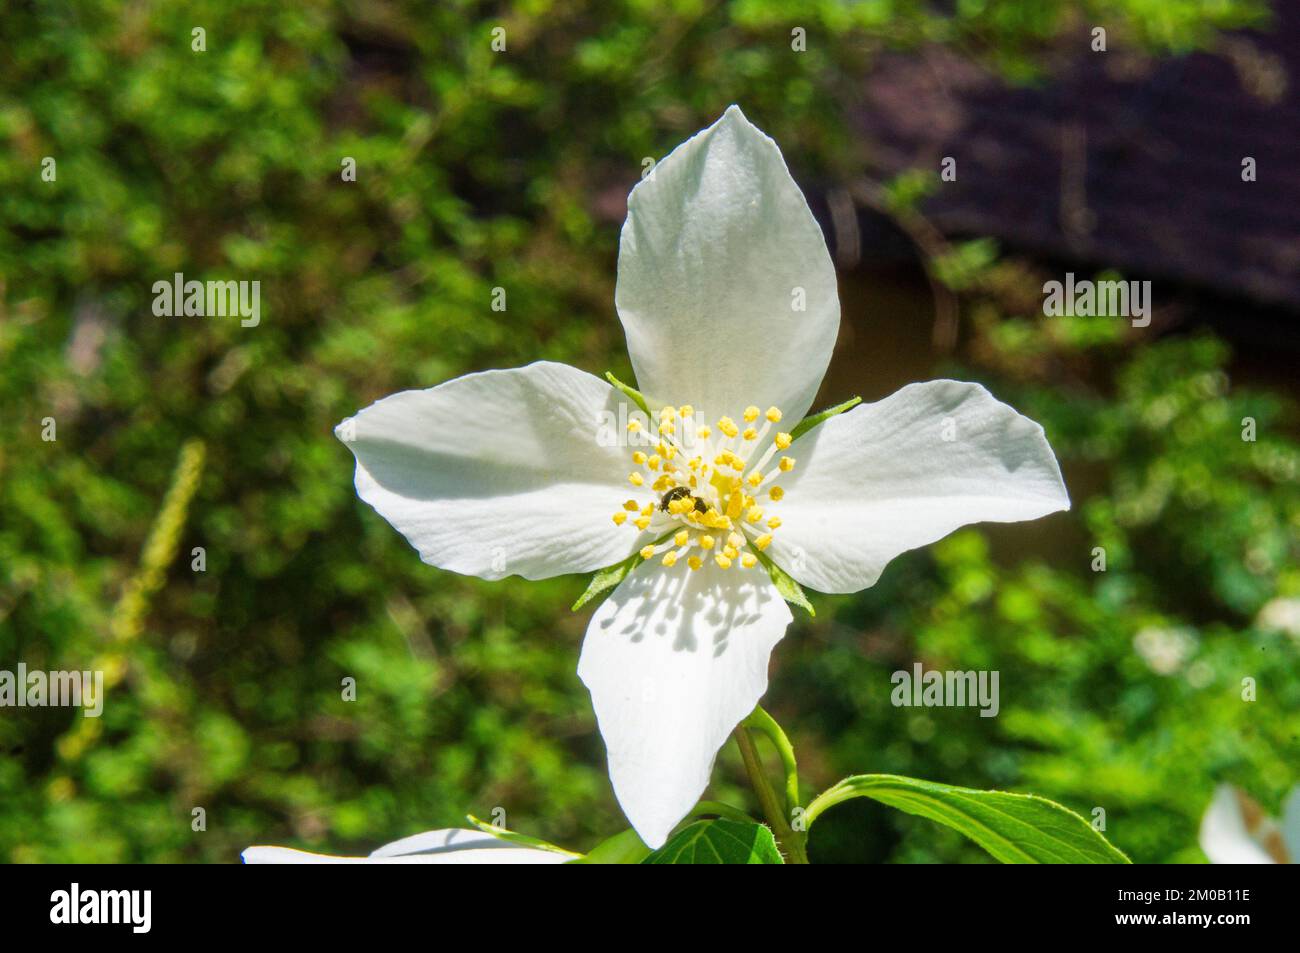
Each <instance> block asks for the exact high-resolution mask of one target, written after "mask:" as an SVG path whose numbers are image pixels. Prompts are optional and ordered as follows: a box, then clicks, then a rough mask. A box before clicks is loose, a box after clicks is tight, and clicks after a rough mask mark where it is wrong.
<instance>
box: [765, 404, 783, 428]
mask: <svg viewBox="0 0 1300 953" xmlns="http://www.w3.org/2000/svg"><path fill="white" fill-rule="evenodd" d="M766 416H767V419H768V420H770V421H772V423H774V424H779V423H780V422H781V411H780V410H779V409H778V408H776V407H769V408H767V415H766Z"/></svg>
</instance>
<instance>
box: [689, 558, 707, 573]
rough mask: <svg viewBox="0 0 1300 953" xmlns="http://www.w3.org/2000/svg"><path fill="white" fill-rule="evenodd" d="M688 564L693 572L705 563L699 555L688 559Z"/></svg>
mask: <svg viewBox="0 0 1300 953" xmlns="http://www.w3.org/2000/svg"><path fill="white" fill-rule="evenodd" d="M686 565H688V566H690V567H691V572H695V570H697V569H699V568H700V567H701V566H703V565H704V563H702V562H700V557H699V556H692V557H691V558H690V559H688V560H686Z"/></svg>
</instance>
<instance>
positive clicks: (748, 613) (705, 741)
mask: <svg viewBox="0 0 1300 953" xmlns="http://www.w3.org/2000/svg"><path fill="white" fill-rule="evenodd" d="M790 618H791V616H790V610H789V608H788V607H787V606H786V604H785V602H783V601H782V599H781V596H780V594H779V593H778V592H777V591H776V587H775V586H773V585H772V582H771V580H770V579H768V577H767V574H766V573H764V572H762V571H761V570H758V569H753V570H744V571H741V570H739V568H738V567H737V568H732V569H729V570H726V571H723V570H721V569H719V568H718V567H717V566H716V565H715V564H714V563H713V562H712V561H711V560H710V561H706V562H705V564H704V568H702V569H700V570H699V571H697V572H690V571H688V570H686V569H685V567H683V566H682V565H681V564H678V565H677V566H675V567H673V568H671V569H669V568H665V567H664V566H662V565H660V564H659V562H658V561H653V560H652V561H648V562H644V563H642V564H641V565H640V566H638V567H637V568H636V569H635V570H633V572H632V573H631V574H630V575H629V576H628V577H627V579H625V580H624V581H623V582H622V584H621V585H619V587H618V588H617V589H615V590H614V592H613V593H612V594H611V595H610V597H609V598H608V599H606V600H605V602H604V603H603V604H602V605H601V606H600V608H599V609H598V610H596V613H595V615H593V616H592V619H591V624H590V625H589V626H588V627H587V636H586V639H585V640H584V641H583V644H582V657H581V658H580V659H579V661H578V676H579V677H580V678H581V679H582V680H583V682H584V683H585V684H586V686H587V688H588V689H590V690H591V700H592V704H593V706H594V707H595V710H596V720H597V722H598V723H599V725H600V733H601V735H602V736H603V737H604V739H605V747H606V748H607V749H608V751H609V776H610V780H611V781H612V782H613V785H614V793H615V795H616V796H617V797H618V802H619V804H620V805H622V807H623V813H624V814H626V815H627V819H628V820H629V821H630V822H631V824H632V826H633V827H634V828H636V831H637V833H638V834H639V835H640V836H641V839H642V840H643V841H645V842H646V844H648V845H649V846H650V847H653V848H657V847H659V846H661V845H662V844H663V843H664V841H665V840H666V839H667V837H668V833H669V831H671V830H672V828H673V826H674V825H675V824H676V823H677V822H678V821H680V820H681V819H682V818H683V817H684V816H685V815H686V813H687V812H688V811H689V810H690V809H691V808H692V807H693V806H694V805H695V802H696V801H697V800H699V797H700V794H701V793H702V792H703V791H704V789H705V787H706V786H707V785H708V783H709V775H710V773H711V772H712V770H713V759H714V757H715V756H716V755H717V753H718V749H719V748H720V747H721V746H722V744H723V742H725V741H726V740H727V736H728V735H729V734H730V733H731V731H732V729H734V728H735V727H736V725H737V724H739V723H740V721H741V719H743V718H744V717H745V716H746V715H748V714H749V713H750V712H751V711H753V709H754V706H755V705H756V704H758V700H759V698H761V697H762V695H763V693H764V692H765V691H766V690H767V664H768V657H769V656H770V655H771V653H772V648H773V646H775V645H776V643H777V642H779V641H780V640H781V637H782V636H783V635H784V634H785V629H786V626H787V625H789V624H790Z"/></svg>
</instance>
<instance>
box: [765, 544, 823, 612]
mask: <svg viewBox="0 0 1300 953" xmlns="http://www.w3.org/2000/svg"><path fill="white" fill-rule="evenodd" d="M749 551H750V552H752V553H753V554H754V555H755V556H757V557H758V561H759V562H760V563H762V564H763V568H764V569H766V570H767V574H768V576H770V577H771V579H772V582H773V583H774V584H775V585H776V591H777V592H779V593H781V598H782V599H784V600H785V601H786V602H788V603H790V604H791V605H793V606H799V607H800V608H801V609H807V610H808V614H809V615H810V616H816V615H817V611H816V610H815V609H813V604H812V603H811V602H809V601H808V597H807V596H806V595H804V591H803V587H802V586H800V585H799V583H797V582H795V581H794V578H793V577H792V576H791V575H790V574H789V573H787V572H786V571H785V570H784V569H782V568H781V567H780V566H778V565H777V564H776V563H774V562H772V559H771V557H769V556H767V555H766V554H764V553H763V551H762V550H761V549H759V548H758V547H757V546H752V545H751V546H750V547H749Z"/></svg>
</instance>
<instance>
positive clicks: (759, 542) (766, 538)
mask: <svg viewBox="0 0 1300 953" xmlns="http://www.w3.org/2000/svg"><path fill="white" fill-rule="evenodd" d="M771 544H772V534H771V533H764V534H763V535H762V536H760V537H758V539H756V540H754V545H755V546H757V547H758V548H759V550H764V549H767V547H768V546H770V545H771Z"/></svg>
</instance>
